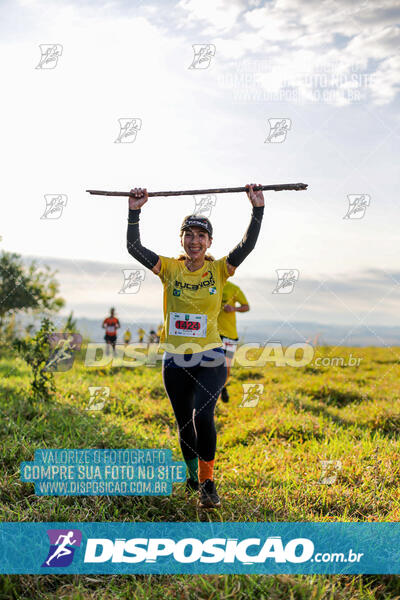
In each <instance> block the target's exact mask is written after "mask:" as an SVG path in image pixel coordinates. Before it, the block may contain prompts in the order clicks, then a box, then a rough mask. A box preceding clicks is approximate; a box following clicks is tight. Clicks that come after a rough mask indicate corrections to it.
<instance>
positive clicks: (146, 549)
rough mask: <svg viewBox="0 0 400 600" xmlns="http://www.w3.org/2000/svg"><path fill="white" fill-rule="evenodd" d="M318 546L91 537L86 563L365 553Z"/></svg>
mask: <svg viewBox="0 0 400 600" xmlns="http://www.w3.org/2000/svg"><path fill="white" fill-rule="evenodd" d="M314 549H315V548H314V543H313V542H312V540H310V539H308V538H294V539H292V540H290V541H288V542H287V543H286V545H284V543H283V542H282V538H281V537H280V536H271V537H268V538H266V539H265V540H264V541H263V540H262V538H255V537H254V538H253V537H252V538H246V539H243V540H241V541H239V540H238V539H233V538H209V539H206V540H200V539H198V538H183V539H180V540H178V541H175V540H173V539H171V538H131V539H125V538H119V539H115V540H112V539H108V538H89V539H88V540H87V544H86V550H85V556H84V562H85V563H105V562H108V561H111V562H112V563H113V564H115V563H142V562H145V563H156V562H157V561H158V560H159V559H160V561H161V562H165V561H166V560H168V562H169V561H171V560H172V561H175V562H177V563H186V564H187V563H195V562H197V561H198V562H200V563H208V564H210V563H234V562H235V561H239V562H241V563H242V564H244V565H250V564H256V563H265V562H266V561H267V560H268V559H271V560H273V561H275V563H281V564H282V563H287V562H289V563H293V564H298V563H305V562H307V561H311V562H314V560H315V562H324V563H326V562H344V563H346V562H359V560H360V558H361V556H363V554H362V553H356V552H353V550H352V549H350V550H349V551H348V553H344V552H334V553H329V552H325V553H321V552H317V553H315V554H314Z"/></svg>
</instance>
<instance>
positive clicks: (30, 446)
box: [0, 348, 400, 600]
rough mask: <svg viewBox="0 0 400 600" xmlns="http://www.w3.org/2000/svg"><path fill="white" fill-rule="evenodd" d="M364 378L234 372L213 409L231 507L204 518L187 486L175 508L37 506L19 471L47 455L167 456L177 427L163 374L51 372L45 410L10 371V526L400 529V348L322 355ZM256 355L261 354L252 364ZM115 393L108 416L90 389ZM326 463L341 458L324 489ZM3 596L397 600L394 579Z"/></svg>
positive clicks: (61, 584)
mask: <svg viewBox="0 0 400 600" xmlns="http://www.w3.org/2000/svg"><path fill="white" fill-rule="evenodd" d="M350 353H351V354H352V355H353V356H355V357H359V358H362V361H361V364H360V366H358V367H356V366H355V367H344V366H339V365H338V366H334V367H333V366H331V367H322V366H316V365H308V366H306V367H303V368H293V367H276V366H273V365H272V364H268V366H266V367H263V368H255V367H251V368H244V367H242V368H235V367H234V368H233V369H232V377H231V380H230V386H229V390H230V396H231V399H230V402H229V404H227V405H226V404H223V403H221V402H219V403H218V405H217V411H216V423H217V432H218V446H217V458H216V472H215V479H216V481H217V484H218V490H219V492H220V494H221V497H222V501H223V503H222V507H221V509H220V510H216V511H214V512H210V511H209V512H207V513H202V512H199V511H198V510H197V509H196V507H195V506H194V505H193V504H188V503H187V502H186V501H185V498H184V493H183V489H184V487H183V484H174V490H173V494H172V496H170V497H162V496H160V497H110V498H108V497H78V498H77V497H58V498H53V497H39V496H35V494H34V489H33V485H32V484H28V483H23V482H21V481H20V479H19V464H20V463H21V462H22V461H31V460H33V454H34V451H35V450H36V449H39V448H45V447H49V448H170V449H172V452H173V457H174V459H175V460H181V454H180V450H179V445H178V439H177V434H176V429H175V422H174V417H173V413H172V409H171V407H170V404H169V401H168V399H167V397H166V395H165V392H164V389H163V385H162V378H161V371H160V368H159V366H158V367H156V368H154V367H153V368H146V367H138V368H132V369H129V368H102V369H95V368H85V367H84V366H83V365H82V364H81V363H80V364H76V365H74V367H73V369H72V370H70V371H67V372H66V373H57V374H55V378H56V384H57V393H56V395H55V397H54V398H53V401H52V402H51V403H48V404H41V403H32V402H31V401H29V376H30V371H29V368H28V367H27V366H26V365H25V364H24V363H23V362H22V361H21V360H19V359H15V358H3V359H1V360H0V376H1V388H0V443H1V444H2V452H1V457H0V471H1V481H2V485H1V488H0V519H1V520H2V521H203V520H212V521H320V522H331V521H398V520H399V517H400V493H399V488H398V480H399V476H398V470H399V464H400V462H399V454H400V443H399V441H398V438H399V435H398V434H399V431H400V402H399V397H398V389H399V388H398V385H399V376H400V363H399V362H398V357H400V349H399V348H392V349H380V348H336V349H333V348H319V349H318V355H320V356H343V357H344V359H345V361H346V357H347V356H348V355H349V354H350ZM250 356H251V353H250ZM252 382H253V383H258V384H259V383H261V384H263V385H264V393H263V395H262V397H261V398H260V401H259V403H258V405H257V406H255V407H253V408H244V407H240V406H239V404H240V402H241V401H242V384H244V383H252ZM97 385H99V386H110V389H111V396H110V402H109V403H108V404H107V405H106V407H105V409H104V410H103V411H101V412H91V411H86V410H85V408H86V407H87V406H88V400H89V392H88V386H97ZM321 460H340V461H341V463H342V470H341V471H340V472H339V474H338V477H337V480H336V482H335V483H334V484H333V485H321V484H320V483H319V480H320V476H321V464H320V461H321ZM3 598H4V599H5V598H21V599H22V598H27V599H28V598H35V599H36V598H57V599H58V600H61V599H63V598H71V599H72V598H73V599H89V598H90V599H92V598H93V599H106V598H117V599H122V598H126V599H128V598H129V599H131V598H143V599H144V598H162V599H165V598H185V599H191V598H199V599H203V598H204V599H208V598H210V599H211V598H213V599H217V598H221V599H224V598H226V599H228V598H265V599H273V600H274V599H277V600H278V599H279V600H280V599H282V600H288V599H289V600H290V599H296V600H297V599H299V600H300V599H304V600H305V599H308V598H311V599H315V600H322V599H330V600H331V599H332V600H333V599H349V600H350V599H351V600H353V599H356V600H367V599H370V598H382V599H383V598H385V599H386V598H388V599H389V598H390V599H391V600H394V599H395V598H400V580H399V578H398V577H397V576H336V575H335V576H333V575H332V576H321V575H318V576H300V575H298V576H293V575H280V576H266V575H264V576H257V575H251V576H231V575H229V576H228V575H221V576H216V575H215V576H205V575H197V576H183V575H182V576H167V575H166V576H161V575H160V576H69V575H64V576H26V575H24V576H3V577H2V578H1V579H0V600H1V599H3Z"/></svg>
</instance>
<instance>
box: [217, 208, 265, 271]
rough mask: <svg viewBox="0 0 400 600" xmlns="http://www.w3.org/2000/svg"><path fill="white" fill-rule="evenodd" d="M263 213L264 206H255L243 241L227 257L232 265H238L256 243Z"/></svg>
mask: <svg viewBox="0 0 400 600" xmlns="http://www.w3.org/2000/svg"><path fill="white" fill-rule="evenodd" d="M263 214H264V207H263V206H253V212H252V214H251V221H250V225H249V226H248V228H247V231H246V233H245V234H244V236H243V239H242V241H241V242H240V243H239V244H238V245H237V246H236V247H235V248H234V249H233V250H231V251H230V252H229V254H228V256H227V257H226V260H227V262H228V263H229V264H230V265H232V267H238V266H239V265H240V264H241V263H242V262H243V261H244V259H245V258H246V256H248V255H249V254H250V252H251V251H252V250H253V248H254V246H255V245H256V241H257V238H258V234H259V233H260V228H261V222H262V218H263Z"/></svg>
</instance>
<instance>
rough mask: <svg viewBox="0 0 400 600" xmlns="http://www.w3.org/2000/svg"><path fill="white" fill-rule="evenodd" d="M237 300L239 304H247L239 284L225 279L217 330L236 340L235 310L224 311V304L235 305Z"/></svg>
mask: <svg viewBox="0 0 400 600" xmlns="http://www.w3.org/2000/svg"><path fill="white" fill-rule="evenodd" d="M236 302H239V304H240V306H243V304H248V302H247V298H246V296H245V295H244V294H243V292H242V290H241V289H240V287H239V286H237V285H235V284H234V283H231V282H230V281H227V282H226V283H225V286H224V289H223V291H222V305H221V310H220V313H219V315H218V331H219V333H220V334H221V335H224V336H225V337H227V338H230V339H231V340H236V339H237V337H238V332H237V329H236V312H225V311H224V306H225V304H230V305H231V306H235V304H236Z"/></svg>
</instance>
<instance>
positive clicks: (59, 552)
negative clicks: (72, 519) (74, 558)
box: [46, 531, 78, 566]
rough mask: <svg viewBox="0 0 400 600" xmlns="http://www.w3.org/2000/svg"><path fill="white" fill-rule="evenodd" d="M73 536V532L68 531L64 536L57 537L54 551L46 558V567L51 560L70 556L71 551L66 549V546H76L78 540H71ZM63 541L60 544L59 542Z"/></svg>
mask: <svg viewBox="0 0 400 600" xmlns="http://www.w3.org/2000/svg"><path fill="white" fill-rule="evenodd" d="M73 536H74V532H73V531H69V532H68V533H67V534H66V535H63V534H61V535H59V536H58V538H57V541H56V544H59V545H58V547H57V549H56V551H55V552H54V553H53V554H52V555H51V556H50V558H48V559H47V560H46V565H48V566H50V562H51V561H52V560H53V558H56V557H57V558H61V557H62V556H66V555H67V554H72V550H71V549H70V548H67V546H72V545H73V544H76V543H77V541H78V540H74V539H72V538H73ZM61 539H62V540H63V541H62V542H61V543H60V540H61Z"/></svg>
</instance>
